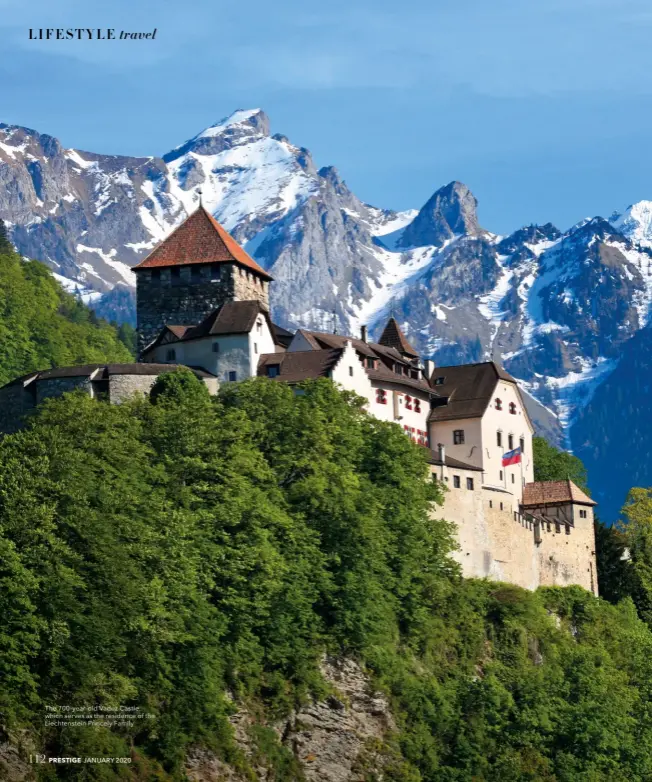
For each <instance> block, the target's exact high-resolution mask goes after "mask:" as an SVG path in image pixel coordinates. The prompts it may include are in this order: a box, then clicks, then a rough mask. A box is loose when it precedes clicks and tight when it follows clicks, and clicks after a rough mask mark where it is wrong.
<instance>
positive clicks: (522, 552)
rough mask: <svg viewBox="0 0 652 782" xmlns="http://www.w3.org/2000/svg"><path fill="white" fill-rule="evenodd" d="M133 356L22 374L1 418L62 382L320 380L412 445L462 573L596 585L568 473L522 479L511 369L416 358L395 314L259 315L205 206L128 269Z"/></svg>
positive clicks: (585, 519) (104, 386)
mask: <svg viewBox="0 0 652 782" xmlns="http://www.w3.org/2000/svg"><path fill="white" fill-rule="evenodd" d="M134 271H135V273H136V278H137V328H138V336H139V351H140V356H139V363H138V364H131V365H129V364H127V365H106V366H104V365H102V366H100V365H92V366H86V367H65V368H59V369H55V370H48V371H45V372H36V373H31V374H30V375H27V376H25V377H22V378H18V379H17V380H15V381H12V383H9V384H8V385H6V386H5V387H4V388H2V389H0V402H1V403H2V406H3V409H4V411H5V412H4V414H3V416H2V419H1V420H0V426H1V427H2V429H4V431H11V430H12V429H13V428H15V427H16V426H17V424H18V421H19V419H20V416H21V415H23V414H24V413H26V412H29V410H30V409H32V408H33V407H34V406H35V405H36V404H38V402H39V401H40V400H41V399H43V398H45V397H46V396H52V395H57V394H59V393H63V392H64V391H67V390H70V389H71V388H83V389H85V390H86V391H87V392H88V393H89V394H91V395H93V396H98V397H100V398H104V399H107V400H108V401H111V402H120V401H121V400H122V399H124V398H125V396H126V395H127V394H128V393H133V392H134V391H141V392H147V391H148V390H149V389H150V388H151V385H152V384H153V383H154V381H155V379H156V377H157V376H158V375H159V374H160V373H161V372H165V371H170V370H172V369H174V368H175V367H176V366H178V365H185V366H187V367H190V368H191V369H192V370H193V371H194V372H195V373H196V374H197V375H198V376H199V377H201V378H202V379H203V381H204V382H205V383H206V384H207V385H208V387H209V389H210V390H211V391H212V392H213V393H215V392H216V391H217V389H218V387H219V385H220V384H221V383H230V382H237V381H239V380H242V379H244V378H247V377H254V376H263V377H268V378H271V379H274V380H275V381H277V382H284V383H288V384H290V385H293V384H296V383H300V382H301V381H303V380H307V379H309V378H317V377H327V378H331V379H332V380H333V382H335V383H336V384H338V385H339V386H341V387H342V388H345V389H349V390H351V391H354V392H355V393H356V394H358V395H359V396H361V397H363V398H364V399H365V400H366V407H367V411H368V413H369V414H370V415H373V416H375V417H377V418H379V419H382V420H384V421H391V422H394V423H396V424H398V425H399V426H400V427H401V428H402V429H403V431H404V432H405V435H406V436H407V437H409V438H411V439H412V440H413V441H414V442H415V444H417V445H418V446H420V447H422V448H423V449H424V450H425V453H426V455H427V459H428V462H429V464H430V472H431V477H432V479H433V480H436V481H439V482H440V483H441V484H442V486H443V487H444V489H445V491H444V497H445V499H444V505H443V507H441V508H436V509H434V511H433V513H434V514H435V515H436V516H437V517H441V518H445V519H447V520H448V521H451V522H453V523H454V524H455V525H456V526H457V532H458V542H459V551H457V552H456V554H455V556H456V557H457V559H458V561H459V562H460V565H461V567H462V571H463V573H464V575H465V576H467V577H481V578H482V577H488V578H491V579H495V580H498V581H508V582H512V583H514V584H518V585H520V586H523V587H526V588H528V589H536V588H537V587H538V586H541V585H560V586H565V585H568V584H579V585H580V586H582V587H584V588H585V589H587V590H590V591H591V592H593V593H594V594H597V591H598V585H597V580H596V562H595V539H594V532H593V508H594V506H595V503H594V502H593V500H591V499H590V498H589V497H588V496H586V494H584V492H582V491H581V490H580V489H579V488H578V487H577V486H575V484H573V483H572V482H571V481H555V482H547V483H537V482H535V481H534V462H533V453H532V435H533V427H532V423H531V421H530V418H529V416H528V413H527V410H526V407H525V405H524V402H523V398H522V395H521V391H520V389H519V386H518V383H517V382H516V380H515V379H514V378H513V377H512V376H511V375H509V374H508V373H507V372H506V371H505V370H504V369H503V368H501V367H500V366H498V365H497V364H496V363H494V362H484V363H478V364H470V365H462V366H449V367H436V366H435V365H434V363H433V362H432V361H428V360H426V361H422V360H421V359H420V357H419V355H418V354H417V352H416V350H415V349H414V347H413V346H412V345H411V344H410V343H409V341H408V340H407V338H406V336H405V334H404V333H403V331H402V329H401V327H400V324H399V323H397V322H396V320H395V319H394V318H390V319H389V321H388V322H387V324H386V326H385V328H384V330H383V332H382V334H381V336H380V338H379V340H378V341H377V342H372V341H370V340H369V338H368V335H367V330H366V328H364V327H363V328H362V330H361V333H360V335H359V336H357V337H354V336H345V335H339V334H329V333H323V332H315V331H310V330H307V329H299V330H298V331H297V332H296V333H292V332H290V331H287V330H286V329H284V328H282V327H280V326H278V325H277V324H275V323H274V322H273V321H272V320H271V317H270V307H269V286H270V282H271V281H272V278H271V277H270V276H269V274H267V272H266V271H265V270H264V269H262V268H261V267H260V266H259V265H258V264H257V263H256V262H255V261H254V260H253V259H252V258H251V257H250V256H249V255H248V254H247V253H246V252H245V250H244V249H243V248H242V247H240V246H239V245H238V243H237V242H236V241H235V240H234V239H233V238H232V237H231V236H230V235H229V234H228V233H227V232H226V231H225V230H224V228H222V226H220V225H219V223H217V222H216V221H215V219H214V218H213V217H212V216H211V215H210V214H208V212H206V211H205V210H204V209H203V207H201V206H200V208H199V209H198V210H197V211H195V212H194V213H193V214H192V215H190V216H189V217H188V218H187V220H186V221H185V222H184V223H182V224H181V225H180V226H179V227H178V228H177V229H176V230H175V231H173V232H172V234H170V236H169V237H168V238H167V239H166V240H165V241H163V242H162V243H161V244H160V245H159V246H158V247H157V248H156V249H155V250H154V251H153V252H152V253H151V254H150V255H149V256H148V257H147V258H145V260H144V261H142V262H141V263H139V264H138V265H137V266H136V267H135V269H134Z"/></svg>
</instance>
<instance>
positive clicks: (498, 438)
mask: <svg viewBox="0 0 652 782" xmlns="http://www.w3.org/2000/svg"><path fill="white" fill-rule="evenodd" d="M496 445H497V446H498V447H499V448H502V447H503V433H502V432H496Z"/></svg>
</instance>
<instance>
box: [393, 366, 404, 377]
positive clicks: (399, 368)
mask: <svg viewBox="0 0 652 782" xmlns="http://www.w3.org/2000/svg"><path fill="white" fill-rule="evenodd" d="M394 372H396V374H397V375H402V374H403V367H402V366H401V365H400V364H394Z"/></svg>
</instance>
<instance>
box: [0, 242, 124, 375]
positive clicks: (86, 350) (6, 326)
mask: <svg viewBox="0 0 652 782" xmlns="http://www.w3.org/2000/svg"><path fill="white" fill-rule="evenodd" d="M7 245H8V246H7ZM121 336H123V338H124V340H125V341H124V342H123V341H121V338H120V337H121ZM128 344H129V335H128V334H127V332H126V331H124V332H122V333H121V334H119V333H118V331H117V330H116V328H115V327H113V326H110V325H109V324H108V323H106V322H105V321H103V320H100V319H98V318H97V317H96V316H95V314H94V313H93V312H92V310H90V309H89V308H88V307H86V306H85V305H84V304H83V303H82V302H80V301H78V300H77V299H76V298H75V297H74V296H73V295H72V294H70V293H66V291H64V290H63V288H62V287H61V286H60V285H59V283H58V282H57V281H56V280H55V278H54V277H53V276H52V273H51V272H50V270H49V269H48V268H47V267H46V266H45V265H44V264H42V263H39V262H38V261H24V260H23V259H22V258H21V257H20V256H19V255H18V254H17V253H15V252H14V251H13V247H11V245H10V244H9V242H6V241H3V238H2V234H1V233H0V385H2V384H3V383H6V382H7V381H9V380H12V379H13V378H15V377H17V376H20V375H22V374H25V373H26V372H30V371H32V370H36V369H48V368H50V367H52V366H66V365H68V364H84V363H94V362H102V361H115V362H121V361H131V360H133V359H132V355H131V353H130V350H129V347H128Z"/></svg>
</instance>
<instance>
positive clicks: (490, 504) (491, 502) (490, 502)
mask: <svg viewBox="0 0 652 782" xmlns="http://www.w3.org/2000/svg"><path fill="white" fill-rule="evenodd" d="M493 506H494V503H493V500H489V507H490V508H493Z"/></svg>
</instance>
